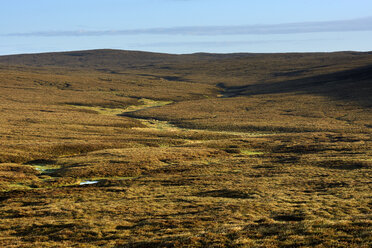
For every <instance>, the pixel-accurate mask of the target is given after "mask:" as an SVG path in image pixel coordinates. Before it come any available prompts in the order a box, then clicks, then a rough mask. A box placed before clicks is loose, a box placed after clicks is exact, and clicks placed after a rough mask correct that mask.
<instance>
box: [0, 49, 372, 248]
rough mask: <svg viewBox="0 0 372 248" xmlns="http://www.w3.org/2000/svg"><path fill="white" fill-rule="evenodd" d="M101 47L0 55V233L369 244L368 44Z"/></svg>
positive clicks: (186, 242) (41, 240)
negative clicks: (175, 51) (352, 47)
mask: <svg viewBox="0 0 372 248" xmlns="http://www.w3.org/2000/svg"><path fill="white" fill-rule="evenodd" d="M106 52H107V51H106ZM111 52H112V51H111ZM111 52H107V54H111ZM92 54H94V52H92ZM92 54H90V53H89V55H87V56H93V55H92ZM97 54H100V55H99V56H103V57H102V58H101V59H102V60H101V59H97V60H96V61H91V60H87V61H85V56H86V55H85V53H84V52H82V53H78V54H77V55H76V54H73V56H72V55H68V54H67V55H63V56H62V57H58V56H57V57H55V58H54V57H53V58H54V60H55V61H60V63H62V64H63V66H62V67H61V65H59V66H60V67H58V66H57V65H55V66H54V67H50V66H40V65H42V63H41V62H40V64H38V63H39V62H38V60H37V59H36V58H34V61H33V62H32V63H34V64H33V65H34V66H35V67H28V66H25V65H22V66H20V65H18V66H15V65H13V66H12V65H10V64H3V65H0V97H1V98H0V99H1V100H0V110H1V117H0V136H1V140H0V145H1V151H0V237H1V238H0V246H1V247H354V248H356V247H358V248H359V247H370V246H371V244H372V240H371V235H370V234H371V232H372V221H371V217H372V216H371V201H370V200H371V199H370V198H371V197H370V196H371V187H370V183H371V177H372V175H371V168H372V160H371V157H372V149H371V148H372V137H371V128H372V126H371V120H372V119H371V118H372V117H371V111H370V110H371V103H370V98H368V97H367V96H368V92H371V88H370V87H371V83H370V82H371V81H370V80H371V78H372V77H371V76H370V75H371V74H370V73H369V71H368V70H366V69H363V68H364V67H365V66H368V65H369V64H370V61H371V59H370V55H369V54H367V53H366V54H354V53H344V54H343V53H336V54H328V55H327V54H308V55H306V54H302V55H301V54H288V55H286V54H283V55H270V56H269V55H254V54H251V55H246V57H244V56H243V55H215V57H214V55H202V54H200V55H194V56H197V59H195V58H194V57H193V55H185V56H183V55H182V56H181V55H180V56H165V55H164V56H163V55H154V54H153V55H151V56H150V57H151V59H149V58H148V57H146V56H147V55H146V56H144V58H143V59H139V58H138V57H137V56H140V53H137V52H135V54H136V55H135V56H134V55H133V56H131V58H130V59H128V60H126V59H125V58H126V57H125V56H124V57H123V58H122V59H121V60H117V61H113V60H112V59H111V60H110V59H108V60H107V57H106V56H108V55H106V53H102V54H101V53H100V52H97ZM129 54H130V53H129ZM127 55H128V54H127ZM110 56H111V55H110ZM128 56H129V55H128ZM152 56H155V57H152ZM157 56H160V57H159V58H158V57H157ZM51 58H52V57H51ZM79 58H80V59H81V61H84V63H83V64H81V61H80V60H79ZM1 59H2V58H0V61H1ZM44 59H45V60H46V61H49V57H48V58H44ZM146 59H148V60H149V61H147V60H146ZM22 61H23V62H22V63H26V64H27V63H31V62H28V58H26V57H25V58H24V59H23V60H22ZM102 61H106V62H105V63H108V64H107V65H102V64H100V63H102ZM113 62H115V63H113ZM49 63H50V64H51V63H52V62H51V61H49ZM136 63H137V64H136ZM69 65H72V66H69ZM81 65H86V66H87V67H88V68H81V67H80V66H81ZM36 66H37V67H36ZM105 66H106V67H107V68H106V67H105ZM108 67H110V68H108ZM360 67H363V68H362V69H358V68H360ZM347 70H353V71H352V72H350V71H347ZM354 70H355V71H354ZM345 71H347V72H345ZM336 72H337V73H341V74H332V73H336ZM343 73H346V74H345V75H346V76H345V75H344V74H343ZM323 74H326V75H327V76H321V77H320V79H319V78H317V75H323ZM301 78H304V79H303V81H300V82H297V81H290V80H292V79H293V80H298V79H301ZM345 78H347V80H344V79H345ZM288 80H289V81H288ZM319 80H323V81H322V82H325V83H319ZM327 80H328V81H327ZM304 82H305V83H306V84H305V83H304ZM353 82H354V84H355V85H357V86H358V87H356V86H355V85H354V86H353V87H350V84H351V83H353ZM221 83H223V85H222V84H221ZM276 83H278V85H276ZM255 84H262V85H260V86H254V87H256V88H254V87H253V86H252V87H253V88H249V87H246V86H247V85H255ZM264 85H266V86H264ZM281 85H282V86H283V87H281ZM309 85H311V86H312V87H310V88H311V89H310V88H309V87H308V86H309ZM351 85H353V84H351ZM336 86H337V87H336ZM359 86H360V87H359ZM234 87H238V88H234ZM265 87H268V88H265ZM296 87H297V88H296ZM358 89H359V90H358ZM260 90H261V91H260ZM350 92H351V93H352V94H351V93H350ZM85 181H97V182H96V183H92V184H85V185H84V184H83V185H81V183H82V182H85Z"/></svg>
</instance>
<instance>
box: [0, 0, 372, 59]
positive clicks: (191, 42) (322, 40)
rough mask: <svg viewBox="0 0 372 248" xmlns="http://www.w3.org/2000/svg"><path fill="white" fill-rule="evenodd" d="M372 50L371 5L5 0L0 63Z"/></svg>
mask: <svg viewBox="0 0 372 248" xmlns="http://www.w3.org/2000/svg"><path fill="white" fill-rule="evenodd" d="M103 48H110V49H123V50H140V51H151V52H163V53H176V54H184V53H195V52H212V53H233V52H253V53H272V52H331V51H351V50H353V51H371V50H372V1H371V0H0V55H8V54H21V53H40V52H56V51H73V50H88V49H103Z"/></svg>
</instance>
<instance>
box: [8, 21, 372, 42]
mask: <svg viewBox="0 0 372 248" xmlns="http://www.w3.org/2000/svg"><path fill="white" fill-rule="evenodd" d="M352 31H372V17H366V18H360V19H352V20H338V21H326V22H299V23H283V24H272V25H242V26H189V27H165V28H148V29H122V30H98V31H92V30H77V31H37V32H29V33H8V34H1V36H22V37H27V36H38V37H56V36H115V35H142V34H147V35H189V36H216V35H269V34H297V33H319V32H352Z"/></svg>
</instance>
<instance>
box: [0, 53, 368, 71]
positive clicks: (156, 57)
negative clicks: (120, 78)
mask: <svg viewBox="0 0 372 248" xmlns="http://www.w3.org/2000/svg"><path fill="white" fill-rule="evenodd" d="M366 57H370V58H371V63H372V52H334V53H273V54H263V53H230V54H214V53H194V54H182V55H175V54H166V53H153V52H141V51H126V50H113V49H97V50H83V51H70V52H50V53H36V54H19V55H6V56H0V64H7V65H23V66H36V67H41V66H57V67H74V68H75V67H81V68H90V69H101V68H106V69H118V68H121V69H124V68H127V67H135V66H147V67H151V66H156V65H161V64H164V63H175V64H184V63H197V62H199V63H200V62H213V61H220V62H230V63H231V62H233V60H236V61H241V60H243V61H252V60H253V61H254V60H263V59H265V60H270V59H274V60H277V59H281V60H302V59H320V60H332V59H339V60H341V61H345V62H346V61H348V60H350V59H351V60H355V59H356V60H360V59H365V58H366Z"/></svg>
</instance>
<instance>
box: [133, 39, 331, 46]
mask: <svg viewBox="0 0 372 248" xmlns="http://www.w3.org/2000/svg"><path fill="white" fill-rule="evenodd" d="M324 40H326V39H301V40H283V39H281V40H276V39H275V40H272V39H270V40H247V41H189V42H149V43H133V44H129V45H131V46H135V47H190V46H197V47H228V46H240V45H256V44H272V43H274V44H278V43H298V42H314V41H324Z"/></svg>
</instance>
